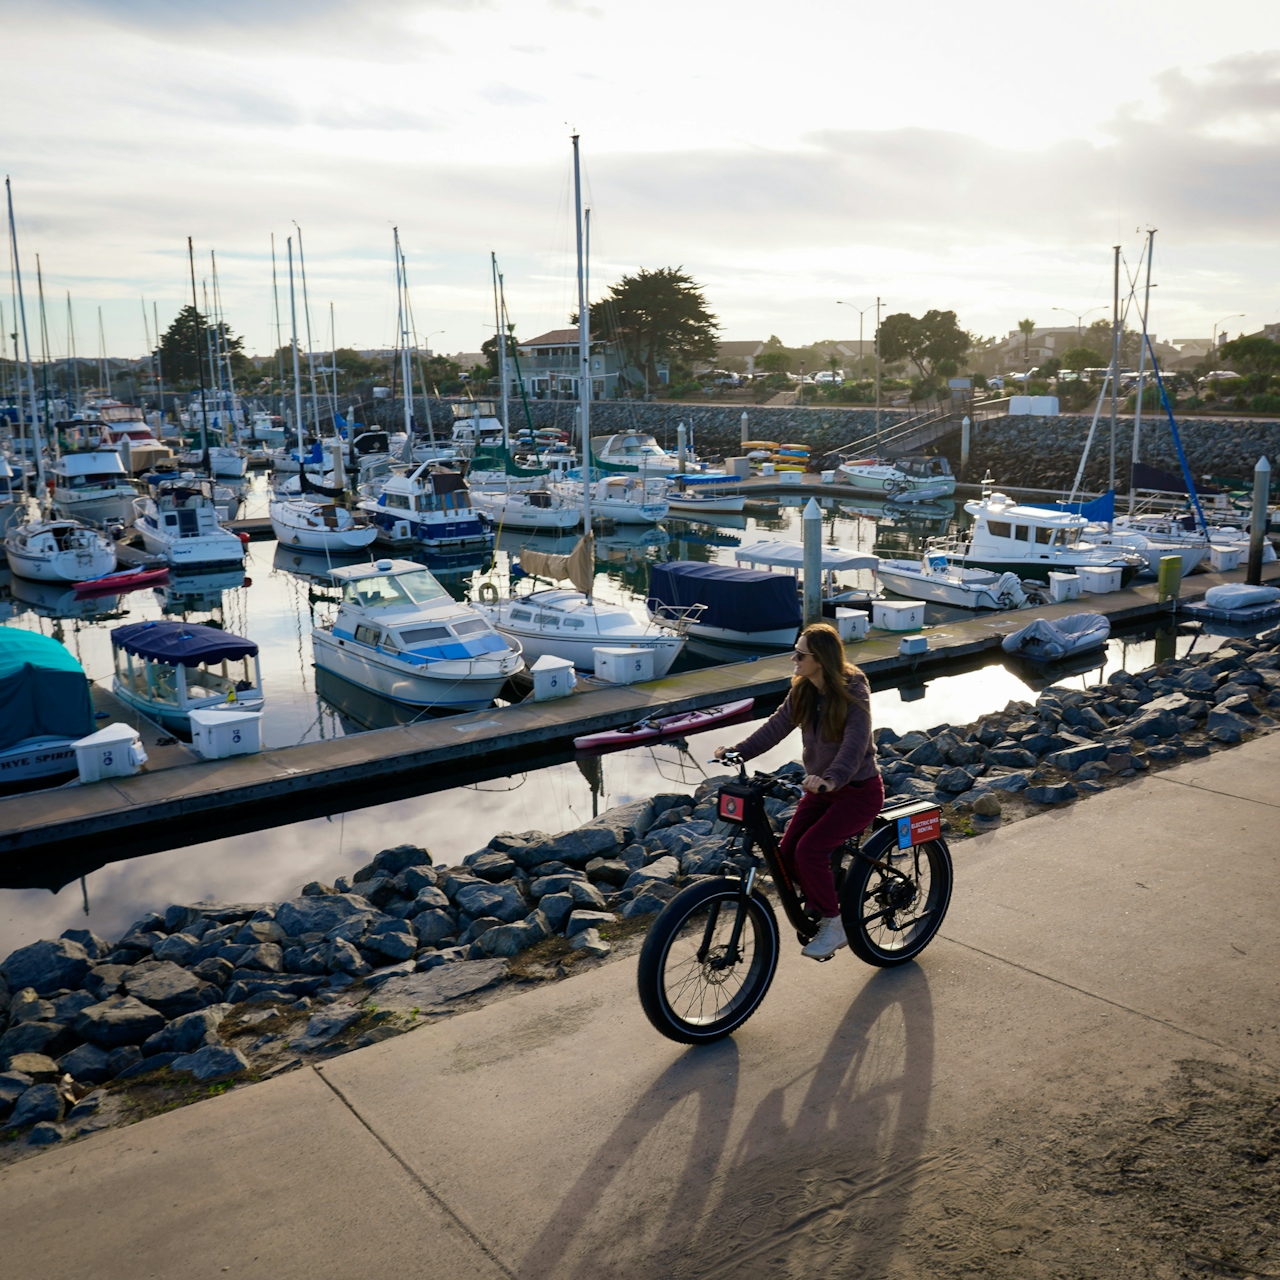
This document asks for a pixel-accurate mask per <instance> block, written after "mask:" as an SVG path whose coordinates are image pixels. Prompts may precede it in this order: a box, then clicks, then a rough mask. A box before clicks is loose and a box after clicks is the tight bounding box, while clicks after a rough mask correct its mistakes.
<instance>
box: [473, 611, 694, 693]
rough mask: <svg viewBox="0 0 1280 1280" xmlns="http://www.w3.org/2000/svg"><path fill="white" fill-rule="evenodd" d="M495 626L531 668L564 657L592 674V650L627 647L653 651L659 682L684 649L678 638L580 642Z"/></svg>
mask: <svg viewBox="0 0 1280 1280" xmlns="http://www.w3.org/2000/svg"><path fill="white" fill-rule="evenodd" d="M493 625H494V627H496V628H497V630H498V631H499V632H500V633H501V634H502V635H504V636H506V638H507V639H508V640H515V641H518V642H519V644H520V645H521V647H522V648H523V649H524V654H525V660H526V661H527V662H528V663H529V664H530V665H532V664H533V663H534V662H536V661H537V660H538V659H539V658H544V657H551V658H563V659H565V661H566V662H572V663H573V665H574V666H575V667H576V668H577V669H578V670H579V671H594V670H595V669H596V655H595V652H594V650H596V649H600V648H615V647H616V648H627V649H652V650H653V676H654V679H655V680H658V679H661V678H662V677H663V676H665V675H666V674H667V672H668V671H670V670H671V664H672V663H673V662H675V660H676V657H677V656H678V655H679V653H680V650H681V649H683V648H684V640H683V638H682V637H680V636H672V635H654V636H627V635H616V636H610V635H595V636H584V637H583V638H582V639H581V640H570V639H567V638H566V637H564V636H552V635H547V634H544V633H543V632H540V631H529V632H526V631H519V630H516V629H515V628H514V627H512V626H510V625H509V624H507V623H504V622H499V621H497V620H496V619H494V621H493Z"/></svg>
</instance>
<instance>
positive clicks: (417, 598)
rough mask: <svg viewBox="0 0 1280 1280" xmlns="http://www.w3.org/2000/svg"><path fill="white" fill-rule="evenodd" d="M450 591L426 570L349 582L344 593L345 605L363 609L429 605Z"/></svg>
mask: <svg viewBox="0 0 1280 1280" xmlns="http://www.w3.org/2000/svg"><path fill="white" fill-rule="evenodd" d="M447 594H448V592H446V591H445V589H444V588H443V587H442V586H441V585H440V584H439V583H438V582H437V581H436V580H435V578H434V577H432V575H431V574H430V573H428V572H427V570H426V569H419V570H417V571H415V572H413V573H397V574H382V573H379V574H371V575H370V576H369V577H367V578H357V579H356V580H355V581H354V582H348V583H347V585H346V587H345V588H344V590H343V595H342V599H343V603H344V604H354V605H359V606H360V607H361V608H363V609H386V608H390V607H391V606H393V605H406V604H426V603H427V602H428V601H431V600H440V599H442V598H444V597H445V596H446V595H447Z"/></svg>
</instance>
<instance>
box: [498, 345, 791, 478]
mask: <svg viewBox="0 0 1280 1280" xmlns="http://www.w3.org/2000/svg"><path fill="white" fill-rule="evenodd" d="M494 341H495V342H496V341H497V339H496V338H495V339H494ZM776 470H777V468H776V467H775V466H774V464H773V463H772V462H762V463H761V464H760V474H761V475H762V476H771V475H773V473H774V472H775V471H776Z"/></svg>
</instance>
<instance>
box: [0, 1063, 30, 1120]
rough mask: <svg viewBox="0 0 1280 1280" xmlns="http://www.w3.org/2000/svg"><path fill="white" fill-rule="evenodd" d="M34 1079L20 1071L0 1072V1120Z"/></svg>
mask: <svg viewBox="0 0 1280 1280" xmlns="http://www.w3.org/2000/svg"><path fill="white" fill-rule="evenodd" d="M33 1084H35V1081H34V1080H32V1078H31V1077H30V1076H29V1075H24V1074H23V1073H22V1072H21V1071H5V1072H0V1120H3V1119H4V1117H5V1116H7V1115H8V1114H9V1112H10V1111H12V1110H13V1105H14V1103H15V1102H17V1101H18V1099H19V1098H20V1097H22V1095H23V1094H24V1093H26V1091H27V1090H28V1089H30V1088H31V1086H32V1085H33Z"/></svg>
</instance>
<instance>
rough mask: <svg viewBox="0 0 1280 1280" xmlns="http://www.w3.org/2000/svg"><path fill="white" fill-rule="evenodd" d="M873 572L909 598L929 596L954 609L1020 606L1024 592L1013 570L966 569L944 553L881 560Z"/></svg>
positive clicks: (916, 598) (917, 598)
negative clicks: (1005, 571) (913, 558)
mask: <svg viewBox="0 0 1280 1280" xmlns="http://www.w3.org/2000/svg"><path fill="white" fill-rule="evenodd" d="M876 576H877V577H878V578H879V579H880V581H881V583H882V584H883V585H884V586H886V587H887V588H888V589H889V590H890V591H896V592H897V593H898V595H900V596H905V597H907V598H908V599H909V600H931V601H932V602H933V603H934V604H946V605H951V606H952V607H953V608H956V609H1020V608H1022V606H1023V605H1024V604H1026V603H1027V596H1026V592H1024V591H1023V589H1022V582H1021V580H1020V579H1019V577H1018V575H1017V574H1016V573H995V572H993V571H992V570H990V569H965V568H961V567H960V566H959V565H954V564H951V563H950V562H949V561H948V560H947V557H946V556H945V555H937V554H929V553H926V554H925V555H924V556H923V557H922V558H921V559H920V560H918V561H917V560H881V561H880V566H879V568H878V569H877V570H876Z"/></svg>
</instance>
